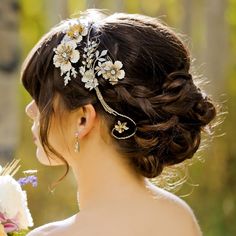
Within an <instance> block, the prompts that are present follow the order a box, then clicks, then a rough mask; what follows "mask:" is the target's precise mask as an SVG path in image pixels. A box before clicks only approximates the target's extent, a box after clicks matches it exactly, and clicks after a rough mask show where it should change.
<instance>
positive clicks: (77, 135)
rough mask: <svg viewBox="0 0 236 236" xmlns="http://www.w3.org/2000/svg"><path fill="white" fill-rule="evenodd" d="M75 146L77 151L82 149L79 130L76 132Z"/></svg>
mask: <svg viewBox="0 0 236 236" xmlns="http://www.w3.org/2000/svg"><path fill="white" fill-rule="evenodd" d="M75 139H76V140H75V147H74V151H75V152H79V150H80V145H79V132H78V131H77V132H76V133H75Z"/></svg>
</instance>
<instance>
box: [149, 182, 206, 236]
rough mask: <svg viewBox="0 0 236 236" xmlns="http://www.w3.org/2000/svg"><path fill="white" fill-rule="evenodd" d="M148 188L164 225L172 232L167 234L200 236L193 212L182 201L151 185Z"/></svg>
mask: <svg viewBox="0 0 236 236" xmlns="http://www.w3.org/2000/svg"><path fill="white" fill-rule="evenodd" d="M149 188H150V190H151V192H152V194H153V196H154V199H155V200H156V206H157V209H159V210H160V209H161V217H162V219H163V221H165V220H166V224H165V225H167V226H168V230H170V231H171V230H173V232H169V233H170V234H171V233H173V235H181V236H185V235H186V236H201V235H202V232H201V229H200V227H199V224H198V221H197V219H196V216H195V215H194V212H193V210H192V209H191V208H190V206H189V205H188V204H187V203H186V202H185V201H184V200H183V199H181V198H179V197H178V196H176V195H174V194H172V193H170V192H168V191H165V190H163V189H160V188H158V187H156V186H155V185H153V184H151V185H150V186H149ZM163 230H166V229H163ZM163 235H164V233H163ZM171 235H172V234H171Z"/></svg>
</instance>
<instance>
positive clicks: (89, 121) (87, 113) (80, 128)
mask: <svg viewBox="0 0 236 236" xmlns="http://www.w3.org/2000/svg"><path fill="white" fill-rule="evenodd" d="M95 118H96V111H95V109H94V107H93V105H91V104H87V105H85V106H83V107H82V109H81V112H79V117H78V119H77V132H78V135H79V138H80V139H81V138H83V137H85V136H86V135H87V134H89V132H90V131H91V129H92V128H93V126H94V124H95Z"/></svg>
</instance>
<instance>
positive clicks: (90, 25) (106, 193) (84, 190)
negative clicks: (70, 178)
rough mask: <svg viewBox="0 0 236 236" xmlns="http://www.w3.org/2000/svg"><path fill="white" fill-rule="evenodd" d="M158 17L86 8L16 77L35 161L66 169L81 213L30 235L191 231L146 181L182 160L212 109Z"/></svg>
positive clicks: (47, 39) (185, 210) (181, 211)
mask: <svg viewBox="0 0 236 236" xmlns="http://www.w3.org/2000/svg"><path fill="white" fill-rule="evenodd" d="M190 60H191V59H190V55H189V52H188V50H187V49H186V47H185V46H184V45H183V43H182V42H181V40H180V39H179V38H178V37H177V36H176V34H175V33H174V32H173V31H172V30H170V29H169V28H168V27H167V26H165V25H163V24H161V23H160V22H159V21H158V20H157V19H154V18H152V17H148V16H143V15H138V14H124V13H116V14H112V15H110V16H104V15H103V14H101V13H100V12H99V11H98V10H88V11H86V12H85V13H84V14H82V15H81V17H80V18H77V19H70V20H66V21H63V22H61V23H60V24H59V25H57V26H56V27H54V28H53V29H51V30H50V32H49V33H47V34H46V35H45V36H44V37H43V38H42V39H41V40H40V42H39V43H38V44H37V45H36V46H35V47H34V49H33V50H32V51H31V53H30V54H29V56H28V58H27V59H26V61H25V64H24V67H23V70H22V82H23V85H24V87H25V88H26V90H27V91H28V92H29V93H30V94H31V96H32V98H33V100H32V102H31V103H30V104H29V105H28V106H27V107H26V113H27V114H28V116H29V117H31V118H32V119H33V121H34V124H33V126H32V132H33V135H34V137H35V143H36V146H37V158H38V159H39V161H40V162H42V163H43V164H45V165H61V164H65V165H66V166H67V169H68V168H69V167H71V168H72V170H73V173H74V175H75V177H76V180H77V184H78V202H79V209H80V211H79V213H78V214H76V215H74V216H72V217H71V218H69V219H66V220H63V221H59V222H53V223H50V224H46V225H44V226H41V227H39V228H37V229H35V230H33V231H32V232H31V233H29V234H28V235H29V236H36V235H79V236H88V235H89V236H90V235H91V236H92V235H93V236H94V235H102V236H106V235H107V236H108V235H109V236H110V235H112V236H118V235H119V236H120V235H122V236H126V235H127V236H132V235H135V236H144V235H148V236H154V235H155V236H156V235H161V236H165V235H166V236H170V235H176V236H178V235H179V236H185V235H186V236H190V235H191V236H195V235H196V236H197V235H201V231H200V228H199V226H198V223H197V220H196V218H195V216H194V214H193V212H192V210H191V209H190V207H189V206H188V205H187V204H186V203H185V202H184V201H183V200H181V199H179V198H178V197H177V196H175V195H173V194H171V193H168V192H166V191H164V190H162V189H160V188H158V187H156V186H154V185H153V184H151V182H150V181H149V180H148V178H154V177H156V176H158V175H160V174H161V172H162V170H163V168H164V167H165V166H171V165H174V164H177V163H181V162H183V161H184V160H186V159H189V158H191V157H192V156H193V154H194V153H195V152H196V151H197V149H198V147H199V144H200V139H201V131H202V130H203V129H204V128H205V127H206V126H207V125H208V123H209V122H210V121H211V120H212V119H213V118H214V117H215V108H214V106H213V104H212V103H211V102H210V100H209V99H208V97H207V96H206V95H203V93H202V92H201V90H200V89H199V88H198V87H197V86H196V85H195V84H194V82H193V79H192V76H191V74H190V73H189V69H190Z"/></svg>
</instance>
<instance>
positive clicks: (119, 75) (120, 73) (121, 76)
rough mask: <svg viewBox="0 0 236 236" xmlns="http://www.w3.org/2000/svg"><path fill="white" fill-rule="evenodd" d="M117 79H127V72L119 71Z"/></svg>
mask: <svg viewBox="0 0 236 236" xmlns="http://www.w3.org/2000/svg"><path fill="white" fill-rule="evenodd" d="M117 77H118V78H119V79H123V78H124V77H125V71H124V70H119V71H118V72H117Z"/></svg>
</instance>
